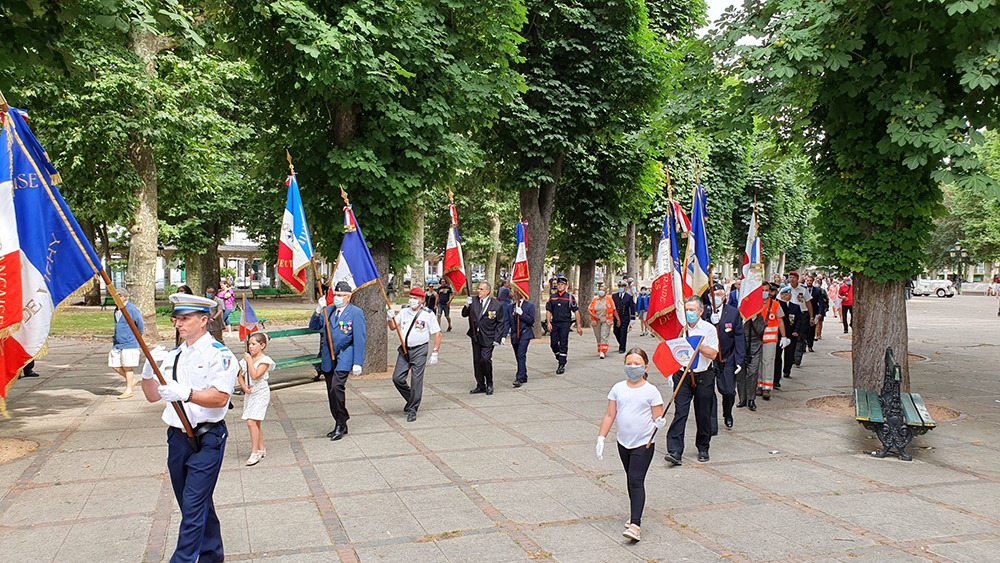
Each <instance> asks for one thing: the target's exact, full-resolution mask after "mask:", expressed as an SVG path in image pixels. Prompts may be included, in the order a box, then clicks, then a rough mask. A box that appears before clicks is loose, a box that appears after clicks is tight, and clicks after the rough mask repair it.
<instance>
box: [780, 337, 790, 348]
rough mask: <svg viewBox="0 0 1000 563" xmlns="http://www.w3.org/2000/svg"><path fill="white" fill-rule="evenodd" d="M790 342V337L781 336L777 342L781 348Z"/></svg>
mask: <svg viewBox="0 0 1000 563" xmlns="http://www.w3.org/2000/svg"><path fill="white" fill-rule="evenodd" d="M791 343H792V339H791V338H785V337H782V338H781V341H780V342H778V346H781V347H782V348H784V347H785V346H788V345H789V344H791Z"/></svg>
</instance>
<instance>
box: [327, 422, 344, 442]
mask: <svg viewBox="0 0 1000 563" xmlns="http://www.w3.org/2000/svg"><path fill="white" fill-rule="evenodd" d="M345 434H347V425H346V424H345V425H343V426H338V427H336V428H334V429H333V436H330V441H331V442H336V441H337V440H339V439H341V438H343V437H344V435H345Z"/></svg>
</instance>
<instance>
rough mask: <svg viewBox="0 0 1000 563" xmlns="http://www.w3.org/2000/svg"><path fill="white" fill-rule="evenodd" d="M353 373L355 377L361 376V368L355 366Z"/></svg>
mask: <svg viewBox="0 0 1000 563" xmlns="http://www.w3.org/2000/svg"><path fill="white" fill-rule="evenodd" d="M352 373H354V375H361V366H354V370H353V371H352Z"/></svg>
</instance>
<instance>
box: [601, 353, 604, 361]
mask: <svg viewBox="0 0 1000 563" xmlns="http://www.w3.org/2000/svg"><path fill="white" fill-rule="evenodd" d="M600 358H601V359H602V360H603V359H604V352H601V355H600Z"/></svg>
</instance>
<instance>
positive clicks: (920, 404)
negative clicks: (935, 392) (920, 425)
mask: <svg viewBox="0 0 1000 563" xmlns="http://www.w3.org/2000/svg"><path fill="white" fill-rule="evenodd" d="M910 398H911V399H913V406H915V407H916V408H917V412H918V413H920V418H922V419H923V420H924V426H930V427H931V428H933V427H935V426H937V423H936V422H934V417H932V416H931V413H929V412H927V406H926V405H924V399H923V397H921V396H920V394H919V393H910Z"/></svg>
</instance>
